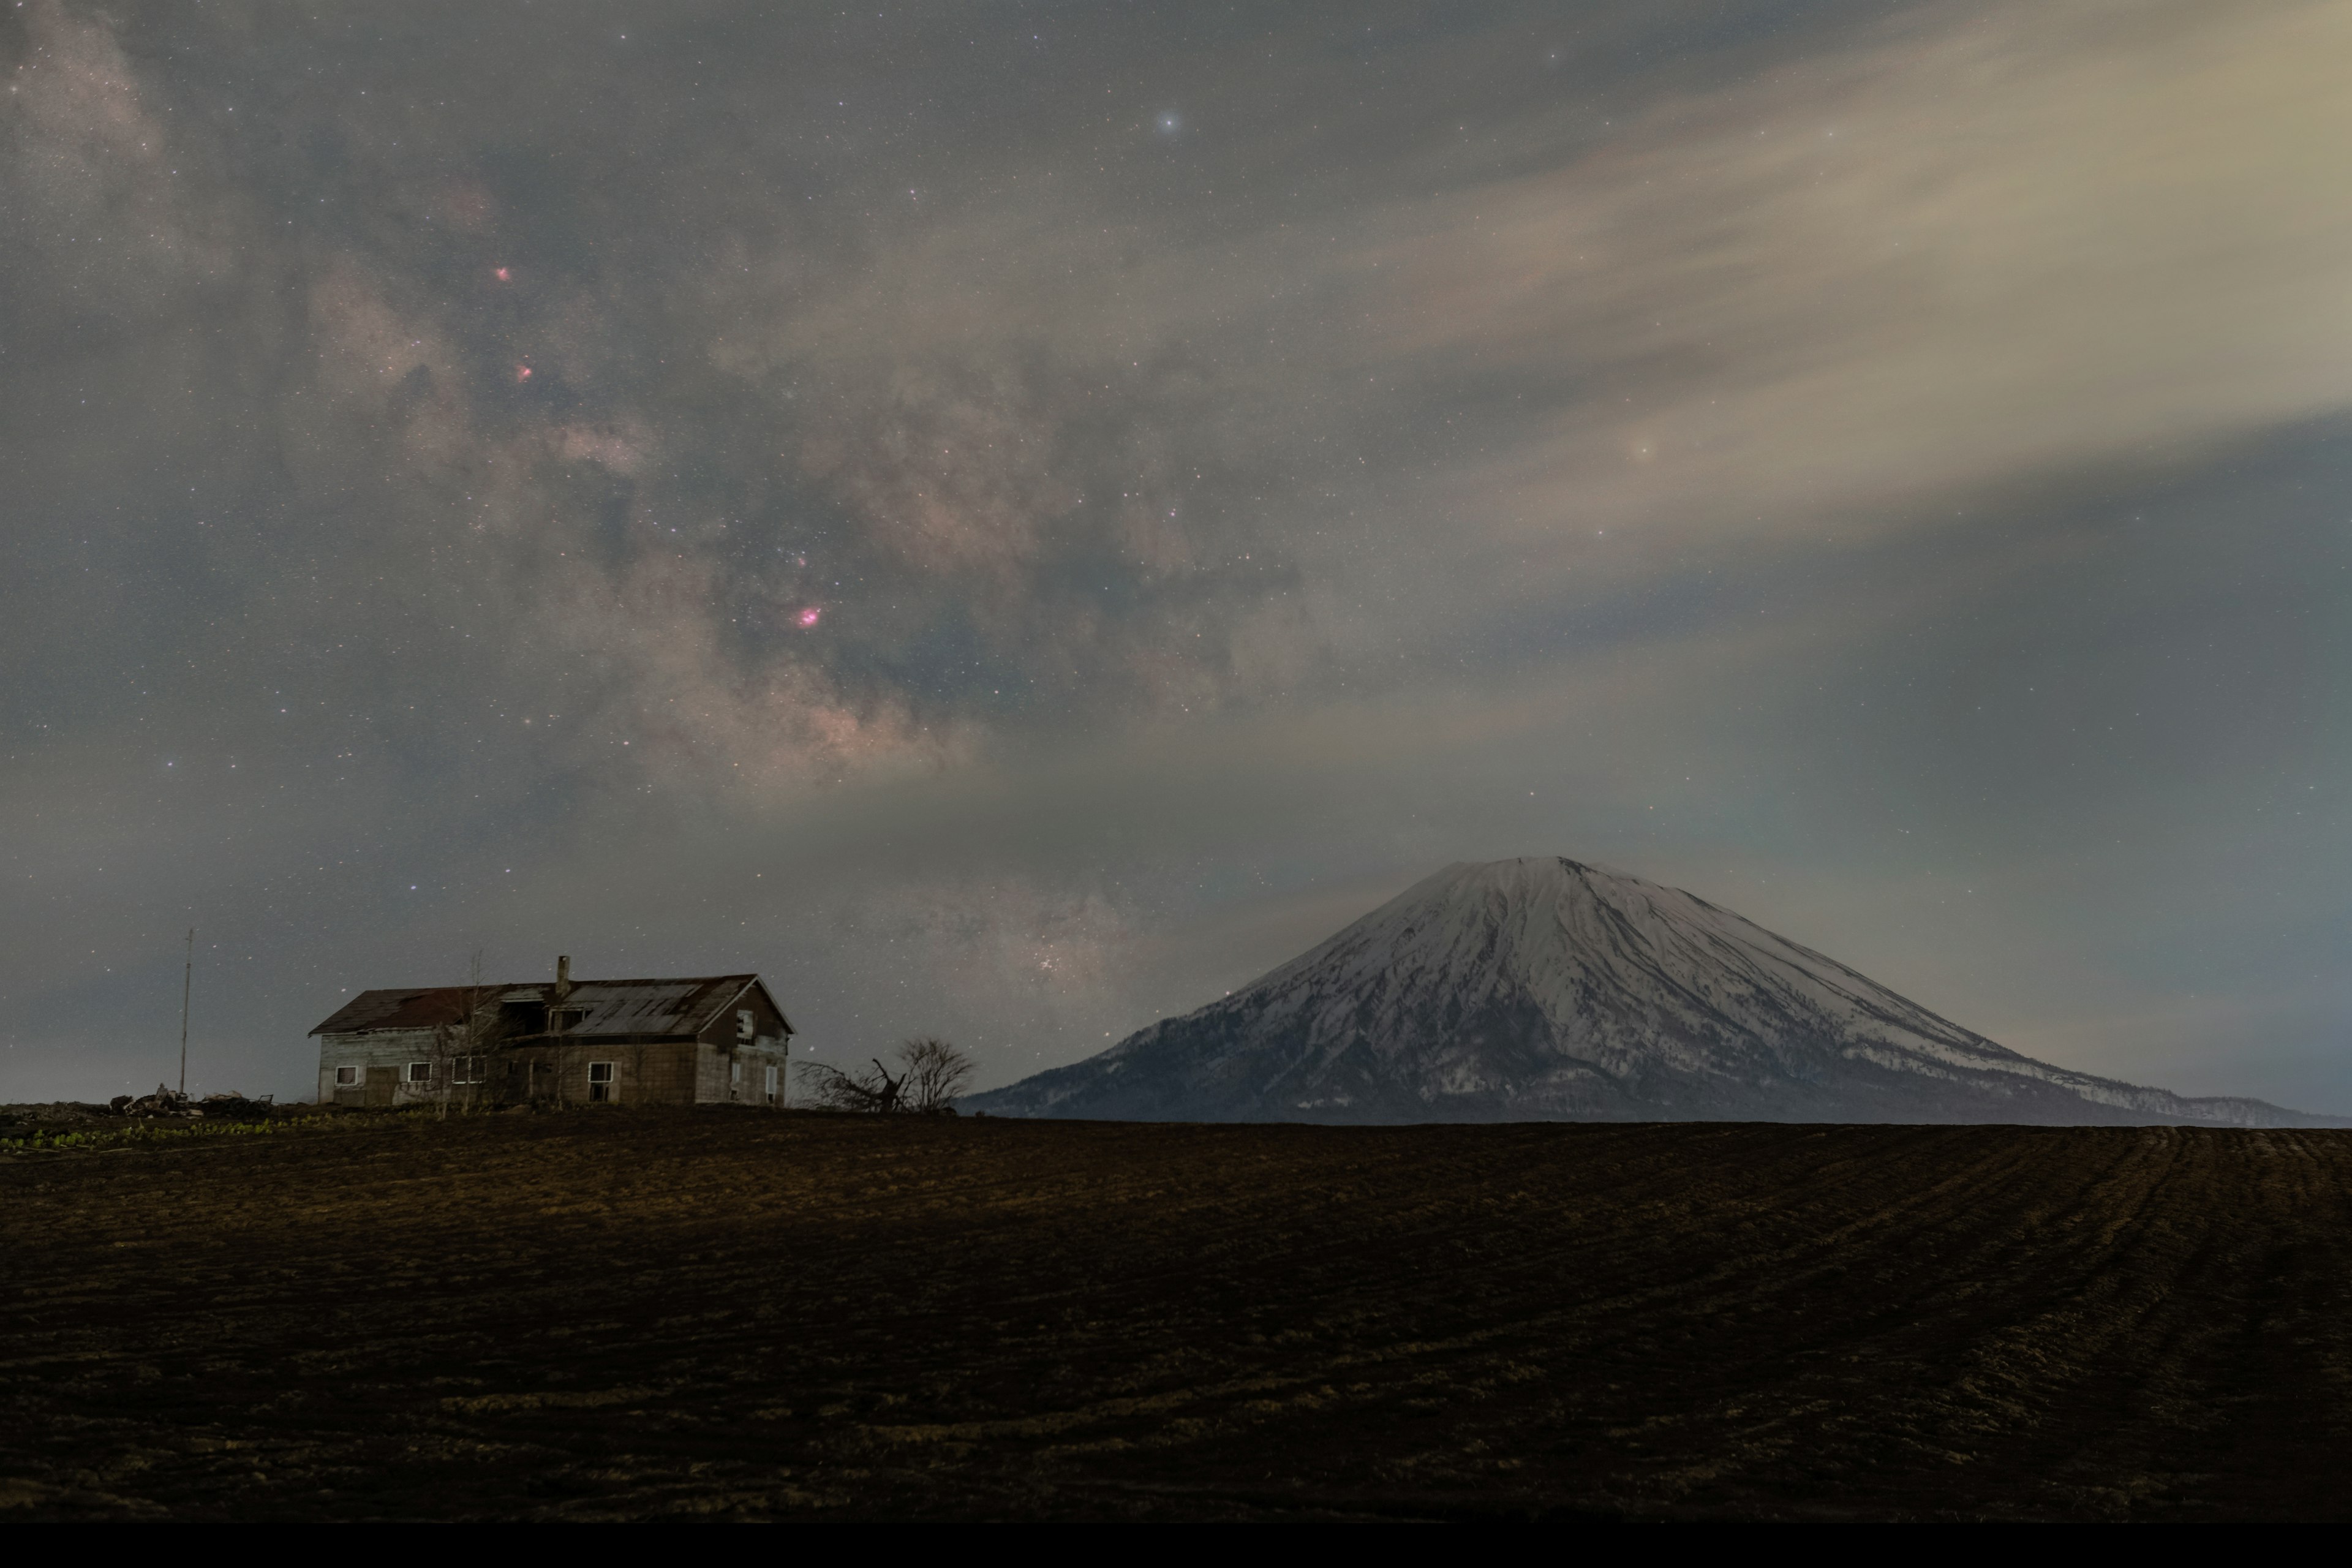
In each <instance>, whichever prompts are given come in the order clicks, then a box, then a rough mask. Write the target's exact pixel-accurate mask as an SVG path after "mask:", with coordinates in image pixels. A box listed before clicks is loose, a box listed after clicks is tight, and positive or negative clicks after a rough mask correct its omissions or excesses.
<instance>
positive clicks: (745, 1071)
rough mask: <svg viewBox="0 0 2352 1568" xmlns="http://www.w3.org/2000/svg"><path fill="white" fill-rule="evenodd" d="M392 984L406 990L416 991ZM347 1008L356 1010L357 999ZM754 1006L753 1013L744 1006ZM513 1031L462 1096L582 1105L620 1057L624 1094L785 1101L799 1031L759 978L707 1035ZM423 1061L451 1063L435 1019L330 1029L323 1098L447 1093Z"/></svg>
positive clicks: (660, 1100)
mask: <svg viewBox="0 0 2352 1568" xmlns="http://www.w3.org/2000/svg"><path fill="white" fill-rule="evenodd" d="M616 984H617V983H616ZM629 984H635V983H629ZM697 984H706V985H707V984H710V983H708V982H699V983H697ZM387 994H388V995H394V997H395V999H397V998H398V997H400V996H406V995H408V994H407V993H397V994H394V993H387ZM375 995H376V993H373V992H371V993H366V994H365V996H375ZM433 995H434V996H437V995H438V994H437V993H435V994H433ZM363 999H364V998H363ZM430 999H431V998H430V997H428V1000H430ZM709 1005H710V1003H709V1001H708V1000H705V1001H704V1002H702V1003H701V1004H700V1005H699V1006H698V1008H697V1016H702V1015H703V1010H704V1009H707V1008H708V1007H709ZM354 1006H356V1004H355V1005H354ZM421 1006H422V1004H419V1005H417V1006H415V1007H410V1008H409V1010H408V1012H406V1013H404V1014H390V1015H386V1014H383V1010H382V1009H378V1010H377V1013H376V1014H373V1015H371V1014H367V1013H366V1012H365V1010H364V1009H362V1010H361V1011H359V1012H355V1013H352V1016H353V1017H362V1016H365V1017H368V1018H370V1019H371V1020H372V1021H374V1020H376V1019H377V1018H378V1017H379V1016H381V1018H382V1019H383V1021H394V1022H399V1023H407V1022H409V1021H410V1020H411V1019H412V1018H413V1017H415V1016H417V1015H418V1008H419V1007H421ZM345 1011H346V1012H352V1008H349V1007H347V1008H346V1009H345ZM747 1014H748V1015H749V1016H748V1017H746V1016H744V1015H747ZM681 1022H683V1021H681ZM621 1032H623V1031H619V1030H615V1031H614V1033H621ZM509 1040H510V1041H511V1043H509V1044H507V1045H504V1046H493V1047H491V1048H489V1049H488V1051H486V1052H485V1053H484V1054H485V1055H487V1056H488V1058H489V1059H488V1062H487V1063H485V1064H484V1067H485V1069H486V1075H487V1076H486V1081H484V1082H482V1083H479V1084H465V1085H458V1084H452V1085H451V1086H450V1087H449V1089H448V1093H449V1094H450V1096H451V1098H452V1099H453V1100H487V1101H490V1102H492V1103H502V1104H517V1103H520V1102H522V1101H525V1100H557V1101H560V1102H562V1103H565V1104H573V1105H577V1104H586V1103H592V1100H591V1090H592V1085H591V1081H590V1078H589V1069H590V1067H591V1066H592V1064H594V1063H598V1062H610V1063H612V1064H613V1074H612V1080H611V1092H610V1094H609V1098H610V1099H611V1100H614V1101H617V1102H619V1103H622V1104H638V1105H691V1104H705V1105H709V1104H725V1103H728V1102H730V1101H731V1102H733V1103H736V1104H744V1105H757V1104H761V1103H777V1102H781V1100H782V1092H781V1088H782V1086H780V1092H779V1093H777V1094H776V1095H774V1096H771V1095H770V1093H769V1090H768V1087H767V1073H768V1069H770V1068H775V1069H777V1070H778V1072H779V1073H780V1074H781V1073H782V1071H783V1070H784V1069H785V1068H787V1067H788V1066H789V1062H788V1052H789V1049H790V1038H789V1037H788V1036H786V1035H785V1033H784V1020H783V1018H782V1016H781V1015H779V1014H778V1013H777V1011H776V1009H775V1007H774V1006H773V1005H772V1004H771V1003H770V1001H769V1000H768V997H767V994H766V991H765V988H764V987H761V986H759V985H757V984H751V985H749V986H748V988H746V990H745V992H744V994H742V995H740V996H737V997H734V998H732V999H730V1001H729V1002H728V1005H726V1007H725V1008H724V1009H723V1010H721V1011H720V1012H719V1013H718V1014H717V1015H716V1016H713V1017H712V1019H711V1022H710V1023H709V1024H708V1025H707V1026H705V1027H704V1028H703V1030H702V1032H701V1034H700V1035H699V1036H698V1037H677V1038H672V1039H652V1040H645V1041H630V1042H621V1041H613V1040H603V1041H600V1040H597V1039H595V1038H593V1037H589V1038H584V1039H578V1040H572V1039H564V1038H550V1037H544V1036H537V1037H525V1038H520V1039H515V1038H513V1037H509ZM414 1062H425V1063H428V1064H431V1065H430V1068H429V1069H428V1070H429V1071H431V1072H435V1073H439V1072H446V1071H447V1070H448V1068H449V1064H448V1063H447V1061H446V1059H444V1060H441V1061H436V1059H435V1053H434V1032H433V1030H432V1029H431V1028H429V1027H416V1028H406V1027H394V1028H354V1029H347V1030H341V1031H332V1032H330V1031H325V1030H321V1031H320V1035H319V1100H320V1103H321V1104H340V1105H354V1106H357V1105H379V1106H380V1105H416V1104H423V1103H429V1102H431V1101H433V1100H437V1099H438V1098H439V1097H440V1095H441V1093H442V1092H443V1090H442V1088H441V1086H440V1085H439V1084H438V1083H437V1082H435V1081H433V1080H432V1079H429V1078H428V1079H427V1080H426V1081H424V1082H411V1081H410V1080H409V1077H408V1070H409V1066H410V1064H411V1063H414ZM337 1068H351V1069H352V1077H353V1078H354V1079H356V1080H357V1081H355V1082H353V1083H352V1084H348V1085H338V1084H337V1083H336V1081H335V1076H336V1069H337Z"/></svg>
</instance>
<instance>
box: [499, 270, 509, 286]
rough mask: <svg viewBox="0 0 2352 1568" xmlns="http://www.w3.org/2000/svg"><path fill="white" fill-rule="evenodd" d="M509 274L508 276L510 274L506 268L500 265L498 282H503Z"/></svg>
mask: <svg viewBox="0 0 2352 1568" xmlns="http://www.w3.org/2000/svg"><path fill="white" fill-rule="evenodd" d="M509 276H510V274H509V272H508V271H507V269H506V268H503V267H501V268H499V282H501V283H503V282H505V281H506V280H507V279H508V278H509Z"/></svg>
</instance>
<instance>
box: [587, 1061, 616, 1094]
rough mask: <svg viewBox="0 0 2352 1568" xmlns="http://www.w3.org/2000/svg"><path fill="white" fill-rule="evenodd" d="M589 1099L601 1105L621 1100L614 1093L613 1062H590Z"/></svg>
mask: <svg viewBox="0 0 2352 1568" xmlns="http://www.w3.org/2000/svg"><path fill="white" fill-rule="evenodd" d="M588 1098H589V1099H590V1100H596V1101H598V1102H600V1103H601V1102H602V1101H604V1100H617V1099H618V1098H620V1097H619V1096H617V1095H615V1094H614V1092H613V1064H612V1063H611V1062H590V1063H589V1064H588Z"/></svg>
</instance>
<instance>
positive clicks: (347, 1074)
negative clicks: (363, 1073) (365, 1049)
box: [335, 1062, 360, 1089]
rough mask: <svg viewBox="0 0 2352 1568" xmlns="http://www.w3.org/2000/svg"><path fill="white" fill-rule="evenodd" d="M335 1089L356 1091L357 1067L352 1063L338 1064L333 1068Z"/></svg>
mask: <svg viewBox="0 0 2352 1568" xmlns="http://www.w3.org/2000/svg"><path fill="white" fill-rule="evenodd" d="M335 1087H336V1088H337V1089H358V1088H359V1087H360V1069H359V1068H358V1066H357V1065H356V1064H354V1063H349V1062H345V1063H339V1064H338V1065H337V1066H336V1068H335Z"/></svg>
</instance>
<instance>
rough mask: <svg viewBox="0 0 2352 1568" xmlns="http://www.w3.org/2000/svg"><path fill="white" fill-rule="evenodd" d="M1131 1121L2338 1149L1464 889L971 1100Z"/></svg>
mask: <svg viewBox="0 0 2352 1568" xmlns="http://www.w3.org/2000/svg"><path fill="white" fill-rule="evenodd" d="M962 1103H963V1104H964V1105H965V1106H966V1107H967V1108H969V1109H972V1110H984V1111H986V1112H988V1113H989V1114H991V1115H1003V1116H1076V1117H1093V1118H1104V1119H1118V1120H1131V1121H1349V1122H1396V1121H1527V1120H1562V1119H1578V1120H1587V1119H1590V1120H1605V1121H1684V1120H1702V1121H1718V1120H1721V1121H1941V1122H1958V1121H2023V1122H2043V1123H2053V1124H2074V1123H2100V1122H2105V1123H2141V1122H2196V1123H2204V1124H2219V1125H2234V1126H2247V1127H2281V1126H2327V1125H2337V1124H2339V1123H2337V1122H2336V1121H2335V1119H2332V1118H2326V1117H2318V1116H2310V1115H2305V1114H2304V1113H2302V1112H2300V1111H2293V1110H2282V1109H2281V1108H2279V1107H2277V1106H2273V1105H2268V1104H2265V1103H2263V1101H2261V1100H2220V1099H2212V1100H2192V1099H2187V1098H2184V1097H2182V1096H2179V1095H2175V1094H2169V1093H2168V1092H2166V1091H2165V1090H2163V1089H2142V1088H2139V1087H2137V1086H2135V1085H2132V1084H2126V1083H2117V1082H2115V1081H2113V1080H2111V1079H2100V1078H2094V1077H2091V1076H2090V1075H2088V1074H2086V1073H2078V1072H2070V1071H2068V1070H2067V1069H2065V1068H2056V1067H2052V1066H2050V1065H2048V1064H2046V1063H2043V1062H2037V1061H2034V1060H2032V1058H2028V1057H2022V1056H2020V1055H2018V1054H2017V1053H2016V1052H2015V1051H2011V1050H2008V1049H2005V1048H2004V1047H2000V1046H1998V1045H1995V1044H1994V1043H1993V1042H1992V1041H1990V1040H1988V1039H1986V1038H1984V1037H1982V1036H1979V1035H1975V1034H1971V1033H1969V1031H1968V1030H1966V1029H1963V1028H1961V1027H1959V1026H1958V1025H1956V1024H1953V1023H1950V1022H1948V1020H1946V1019H1943V1018H1940V1017H1937V1016H1936V1015H1935V1014H1933V1013H1930V1012H1928V1011H1927V1009H1926V1008H1924V1007H1921V1006H1919V1005H1916V1003H1913V1002H1909V1001H1906V999H1904V998H1903V997H1901V996H1898V995H1896V994H1895V993H1894V992H1892V991H1889V990H1887V989H1886V988H1885V986H1883V985H1880V984H1876V983H1875V982H1874V981H1872V980H1870V979H1869V978H1868V977H1866V976H1864V975H1862V974H1858V973H1855V972H1854V971H1853V970H1851V969H1848V968H1846V967H1845V966H1844V965H1843V964H1842V963H1836V962H1835V961H1833V960H1832V959H1829V958H1825V957H1823V956H1822V954H1820V953H1818V952H1813V951H1811V949H1809V948H1805V947H1801V946H1799V945H1798V944H1797V943H1795V942H1790V941H1788V940H1787V939H1786V938H1784V937H1780V936H1776V935H1774V934H1773V933H1772V932H1770V931H1766V930H1764V929H1763V928H1762V927H1760V926H1758V925H1755V924H1753V923H1751V922H1750V921H1745V920H1742V919H1741V918H1740V917H1739V916H1738V915H1735V914H1733V913H1731V912H1730V911H1729V910H1720V909H1717V908H1716V907H1715V906H1714V905H1712V904H1710V903H1708V902H1706V900H1703V899H1699V898H1696V897H1694V896H1693V895H1691V894H1689V893H1685V892H1681V891H1678V890H1676V889H1672V888H1664V887H1660V886H1658V885H1657V884H1655V883H1652V882H1645V881H1643V880H1642V879H1639V878H1637V877H1628V876H1622V875H1618V874H1615V873H1612V872H1607V871H1602V870H1599V869H1596V868H1593V867H1590V866H1583V865H1580V864H1578V863H1577V862H1575V861H1573V860H1563V859H1552V858H1540V859H1520V860H1499V861H1495V862H1492V863H1490V864H1486V865H1466V864H1465V865H1454V866H1449V867H1447V868H1445V869H1444V870H1443V871H1440V872H1439V873H1437V874H1436V875H1435V876H1433V877H1431V878H1429V879H1427V880H1425V881H1423V882H1421V883H1420V884H1418V885H1416V886H1415V887H1412V888H1411V889H1407V890H1406V891H1405V892H1403V893H1402V894H1400V895H1399V896H1398V897H1397V898H1395V899H1393V900H1391V901H1390V902H1389V903H1387V904H1385V905H1383V906H1382V907H1381V908H1380V909H1378V910H1373V911H1372V912H1371V913H1370V914H1369V915H1366V916H1365V917H1364V918H1363V919H1362V920H1360V921H1356V922H1355V923H1354V924H1353V925H1351V926H1349V927H1348V928H1347V929H1346V930H1344V931H1340V932H1339V934H1337V935H1336V936H1333V937H1331V938H1330V939H1329V940H1328V941H1327V942H1323V943H1322V944H1321V945H1320V946H1318V947H1316V948H1315V949H1313V950H1312V951H1311V952H1307V953H1305V954H1303V955H1302V956H1300V957H1298V958H1297V959H1294V960H1293V961H1291V962H1290V963H1286V964H1284V965H1283V966H1282V967H1281V968H1279V969H1276V970H1275V971H1274V972H1273V973H1270V974H1267V975H1265V977H1264V978H1262V979H1260V980H1258V981H1257V982H1255V984H1251V985H1249V986H1248V987H1246V988H1244V989H1243V990H1241V991H1237V992H1235V993H1234V994H1232V995H1230V996H1227V997H1224V998H1223V999H1222V1000H1220V1001H1217V1002H1213V1003H1211V1004H1210V1005H1208V1006H1206V1007H1202V1008H1201V1009H1199V1010H1198V1011H1196V1012H1192V1013H1189V1014H1186V1015H1184V1016H1182V1017H1179V1018H1170V1019H1166V1020H1163V1021H1162V1022H1160V1023H1158V1024H1154V1025H1152V1026H1150V1027H1149V1028H1146V1029H1142V1030H1140V1031H1139V1032H1138V1033H1136V1034H1134V1035H1131V1036H1129V1037H1128V1038H1127V1039H1125V1040H1122V1041H1120V1042H1119V1043H1118V1045H1116V1046H1114V1047H1111V1048H1110V1049H1109V1050H1107V1051H1105V1052H1103V1053H1102V1054H1101V1055H1099V1056H1096V1057H1093V1058H1088V1059H1087V1060H1086V1061H1082V1062H1078V1063H1076V1064H1074V1065H1073V1066H1070V1067H1066V1068H1055V1069H1052V1070H1050V1071H1047V1072H1043V1073H1039V1074H1037V1075H1035V1076H1034V1077H1032V1078H1028V1079H1024V1080H1022V1081H1021V1082H1019V1083H1016V1084H1013V1085H1012V1086H1010V1087H1009V1088H1005V1089H996V1090H993V1091H992V1092H990V1093H986V1094H981V1095H975V1096H972V1097H971V1098H970V1099H968V1100H964V1101H963V1102H962Z"/></svg>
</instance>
